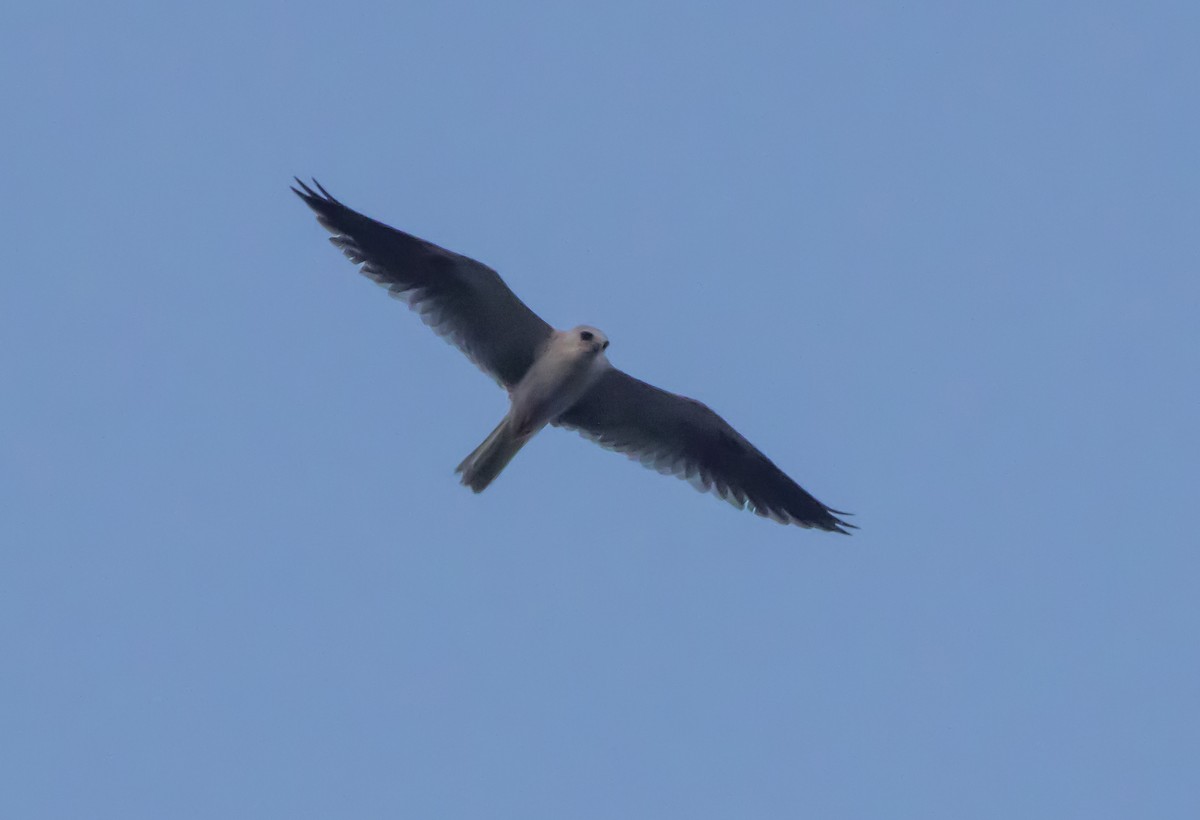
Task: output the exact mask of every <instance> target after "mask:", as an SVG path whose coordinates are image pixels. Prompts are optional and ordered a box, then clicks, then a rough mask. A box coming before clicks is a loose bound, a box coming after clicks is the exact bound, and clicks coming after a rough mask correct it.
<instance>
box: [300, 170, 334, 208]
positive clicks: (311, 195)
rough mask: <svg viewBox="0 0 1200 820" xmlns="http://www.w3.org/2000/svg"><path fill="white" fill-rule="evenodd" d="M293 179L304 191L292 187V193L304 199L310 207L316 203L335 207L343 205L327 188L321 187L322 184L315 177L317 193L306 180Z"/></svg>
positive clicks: (314, 183)
mask: <svg viewBox="0 0 1200 820" xmlns="http://www.w3.org/2000/svg"><path fill="white" fill-rule="evenodd" d="M292 179H294V180H296V185H299V186H300V188H301V189H303V190H297V189H296V185H292V186H290V187H291V189H292V193H294V194H295V195H296V196H298V197H300V198H301V199H303V200H304V201H305V202H306V203H308V204H309V205H312V204H313V202H314V201H317V202H322V201H323V202H332V203H334V204H335V205H341V204H342V203H340V202H338V201H337V198H336V197H334V196H333V195H332V194H331V193H329V191H326V190H325V188H324V187H323V186H322V185H321V183H319V182H317V180H316V178H315V177H314V178H313V181H312V183H313V185H315V186H317V190H316V191H314V190H313V189H312V188H310V187H308V184H307V183H306V182H305V181H304V180H302V179H300V177H292ZM317 191H320V193H317Z"/></svg>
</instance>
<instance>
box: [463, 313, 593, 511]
mask: <svg viewBox="0 0 1200 820" xmlns="http://www.w3.org/2000/svg"><path fill="white" fill-rule="evenodd" d="M606 347H608V340H607V339H605V338H604V334H602V333H601V332H600V331H598V330H596V329H595V328H592V327H577V328H575V329H574V330H570V331H567V332H563V331H558V330H556V331H554V333H553V334H551V336H550V338H549V339H547V340H546V344H545V347H544V349H543V350H541V351H539V355H538V357H537V358H536V359H534V362H533V364H532V365H530V367H529V370H527V371H526V372H525V375H524V376H523V377H522V378H521V381H519V382H517V386H516V387H514V388H513V389H512V391H511V392H510V393H509V399H510V401H511V406H510V407H509V410H508V413H507V414H506V415H505V416H504V418H503V419H501V421H500V424H498V425H497V426H496V429H495V430H493V431H492V433H491V435H489V436H488V437H487V438H486V439H484V441H483V443H482V444H480V445H479V446H478V447H476V448H475V449H474V450H473V451H472V452H471V454H470V455H469V456H467V457H466V458H465V459H463V462H462V463H461V464H459V465H458V469H457V471H456V472H459V473H461V474H462V482H463V484H466V485H467V486H468V487H470V488H471V489H472V490H474V491H475V492H477V493H479V492H483V490H484V489H486V488H487V486H488V485H489V484H491V483H492V480H493V479H495V477H496V476H497V475H499V474H500V471H501V470H503V469H504V467H505V465H507V464H508V462H509V461H511V460H512V457H513V456H515V455H516V454H517V451H519V450H520V449H521V448H522V447H524V446H525V444H526V443H527V442H528V441H529V440H530V439H531V438H533V437H534V436H535V435H537V433H538V432H539V431H540V430H541V429H542V428H543V427H545V426H546V425H547V424H550V423H552V422H554V421H556V420H557V419H558V417H559V416H561V415H562V414H563V413H565V412H566V411H567V410H569V409H570V408H571V406H572V405H574V404H575V403H576V402H577V401H579V399H580V397H581V396H583V394H584V393H586V392H587V390H588V388H590V387H591V386H592V384H594V383H595V381H596V379H598V378H599V377H600V376H601V375H602V374H603V373H604V371H605V369H607V368H611V367H612V365H611V364H609V363H608V358H607V357H606V356H605V355H604V348H606Z"/></svg>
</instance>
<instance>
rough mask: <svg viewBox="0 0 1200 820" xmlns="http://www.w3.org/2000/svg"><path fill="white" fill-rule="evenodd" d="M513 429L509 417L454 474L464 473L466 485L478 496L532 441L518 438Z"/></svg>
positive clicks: (506, 417)
mask: <svg viewBox="0 0 1200 820" xmlns="http://www.w3.org/2000/svg"><path fill="white" fill-rule="evenodd" d="M511 427H512V425H511V423H510V416H505V417H504V418H503V419H501V420H500V423H499V424H497V425H496V429H495V430H493V431H492V432H491V434H490V435H489V436H488V437H487V438H485V439H484V440H483V443H482V444H480V445H479V446H478V447H476V448H475V449H474V450H472V451H471V455H469V456H467V457H466V458H464V459H463V461H462V464H459V465H458V468H457V469H456V470H455V471H454V472H456V473H462V483H463V484H465V485H466V486H468V487H470V488H471V489H472V490H474V491H475V492H477V493H481V492H483V491H484V490H485V489H486V488H487V486H488V485H489V484H491V483H492V482H493V481H494V480H495V479H496V476H498V475H500V471H501V470H503V469H504V468H505V467H506V466H507V465H508V462H510V461H512V458H513V456H515V455H516V454H517V452H518V451H519V450H520V449H521V448H522V447H524V446H525V443H526V442H527V441H529V439H530V438H532V436H529V435H524V436H519V435H517V434H516V433H514V432H513V430H512V429H511Z"/></svg>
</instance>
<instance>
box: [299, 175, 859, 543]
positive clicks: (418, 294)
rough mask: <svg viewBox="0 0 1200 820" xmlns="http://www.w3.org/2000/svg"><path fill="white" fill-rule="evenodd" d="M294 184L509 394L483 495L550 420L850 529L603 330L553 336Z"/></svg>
mask: <svg viewBox="0 0 1200 820" xmlns="http://www.w3.org/2000/svg"><path fill="white" fill-rule="evenodd" d="M296 182H297V184H299V186H300V188H299V189H296V188H292V190H293V191H295V193H296V195H297V196H299V197H300V198H301V199H302V200H304V202H305V204H306V205H308V207H310V208H312V209H313V211H315V212H316V214H317V221H318V222H320V223H321V224H322V225H324V226H325V227H326V228H327V229H328V230H329V231H330V232H331V233H332V234H333V236H332V237H331V238H330V241H331V242H333V244H334V245H336V246H337V247H339V248H341V250H342V252H343V253H345V254H346V256H347V257H349V259H350V261H351V262H353V263H354V264H356V265H362V272H363V273H364V274H366V275H367V276H368V277H370V278H371V279H373V280H375V281H376V282H377V283H379V284H380V285H383V286H384V287H386V288H387V289H388V291H389V292H390V293H391V294H392V295H393V296H396V297H398V298H400V299H403V300H404V301H405V302H407V303H408V305H409V306H410V307H411V308H413V309H414V310H416V311H417V312H418V313H420V314H421V318H422V319H423V320H424V321H425V323H426V324H427V325H429V326H430V327H432V328H433V329H434V331H436V332H437V333H438V334H439V335H441V336H443V337H445V338H446V339H447V340H449V341H450V342H452V343H453V344H454V345H456V346H457V347H458V348H459V349H460V350H462V352H463V353H466V354H467V356H469V357H470V358H471V360H472V361H473V362H475V364H476V365H478V366H479V367H480V369H482V370H483V371H484V372H485V373H487V374H488V375H490V376H491V377H492V378H494V379H495V380H496V381H497V382H499V383H500V384H501V385H502V386H503V387H504V388H505V389H507V390H508V394H509V399H510V402H511V405H510V408H509V411H508V413H507V414H506V415H505V416H504V418H503V419H502V420H501V421H500V424H499V425H497V426H496V429H495V430H493V431H492V433H491V435H489V436H488V437H487V438H486V439H484V441H483V443H482V444H480V445H479V446H478V447H476V448H475V450H474V451H473V452H472V453H471V454H470V455H469V456H467V457H466V459H464V460H463V462H462V464H460V465H458V470H457V472H459V473H461V474H462V483H463V484H465V485H467V486H468V487H470V488H471V489H472V490H474V491H475V492H477V493H478V492H481V491H483V489H484V488H486V487H487V486H488V485H489V484H491V483H492V481H493V480H494V479H495V478H496V476H497V475H499V474H500V471H501V470H503V469H504V467H505V465H507V464H508V462H509V461H510V460H512V457H513V456H515V455H516V454H517V451H518V450H520V449H521V448H522V447H523V446H525V444H526V443H527V442H528V441H529V440H530V439H531V438H533V436H534V435H535V434H537V432H538V431H539V430H541V429H542V428H543V427H545V426H546V425H547V424H553V425H555V426H557V427H567V428H570V429H574V430H578V431H579V432H580V433H581V434H582V435H584V436H585V437H587V438H590V439H591V440H593V441H595V442H597V443H598V444H600V445H602V446H604V447H607V448H609V449H611V450H616V451H618V452H621V453H625V454H626V455H628V456H629V457H630V458H632V459H635V460H637V461H640V462H641V463H642V464H644V465H645V466H647V467H650V468H652V469H655V470H658V471H659V472H660V473H664V474H666V473H670V474H674V475H676V476H679V477H680V478H684V479H687V480H688V481H690V482H691V483H692V484H693V485H694V486H695V487H696V488H697V489H699V490H702V491H711V492H713V493H714V494H716V495H717V496H719V497H721V498H723V499H725V500H726V501H728V502H729V503H730V504H733V505H734V506H735V507H738V508H739V509H750V510H753V511H754V512H755V513H757V514H758V515H761V516H763V517H765V518H771V519H774V520H775V521H778V522H780V523H782V524H796V525H798V526H801V527H816V528H818V529H822V530H829V531H831V532H840V533H843V534H848V533H847V531H846V528H847V527H853V526H854V525H853V524H849V523H847V522H845V521H843V520H842V519H840V518H838V517H837V516H838V515H846V513H843V512H840V511H838V510H834V509H832V508H830V507H826V506H825V505H824V504H822V503H821V502H820V501H818V500H817V499H815V498H813V497H812V496H811V495H809V494H808V493H807V492H805V490H804V489H803V488H802V487H801V486H800V485H799V484H797V483H796V482H795V481H792V479H790V478H789V477H788V476H787V474H785V473H784V472H783V470H780V469H779V468H778V467H776V466H775V465H774V464H773V463H772V462H771V460H770V459H769V458H767V457H766V456H764V455H763V454H762V453H760V452H759V451H758V450H757V449H756V448H755V447H754V445H752V444H751V443H750V442H748V441H746V439H745V438H743V437H742V435H741V434H740V433H738V431H737V430H734V429H733V427H731V426H730V425H729V424H728V423H727V422H726V421H725V420H724V419H723V418H721V417H720V416H718V415H717V414H716V413H714V412H713V411H712V410H710V409H708V407H706V406H705V405H703V404H701V403H700V402H698V401H696V400H695V399H689V398H686V397H684V396H677V395H675V394H674V393H668V392H667V391H665V390H660V389H659V388H657V387H654V386H653V385H650V384H647V383H646V382H643V381H640V380H639V379H635V378H634V377H633V376H630V375H628V374H626V373H623V372H622V371H620V370H618V369H617V368H615V367H613V366H612V365H611V364H609V362H608V358H607V357H606V356H605V353H604V351H605V350H606V349H607V348H608V338H607V337H606V336H605V335H604V334H603V333H601V332H600V331H599V330H597V329H596V328H594V327H588V326H587V325H581V326H579V327H577V328H574V329H573V330H555V329H554V328H553V327H551V326H550V325H548V324H546V322H544V321H542V319H541V318H540V317H539V316H538V315H537V314H536V313H534V312H533V311H532V310H530V309H529V308H528V307H526V306H525V303H524V302H522V301H521V300H520V299H518V298H517V297H516V294H514V293H513V292H512V291H511V290H509V289H508V286H507V285H505V284H504V280H502V279H501V278H500V275H499V274H497V273H496V272H495V271H494V270H492V269H491V268H489V267H488V266H486V265H483V264H481V263H479V262H476V261H475V260H474V259H468V258H467V257H465V256H460V255H459V254H457V253H454V252H452V251H448V250H445V249H444V248H439V247H438V246H437V245H434V244H432V243H429V242H426V241H424V240H422V239H418V238H417V237H415V236H411V235H409V234H406V233H404V232H403V231H398V230H396V229H395V228H391V227H389V226H387V225H384V224H383V223H382V222H376V221H375V220H374V219H371V218H369V217H366V216H363V215H362V214H360V213H358V212H357V211H353V210H351V209H350V208H347V207H346V206H345V205H343V204H342V203H340V202H338V201H337V200H336V199H334V198H333V197H332V196H330V195H329V192H328V191H326V190H325V189H324V188H322V187H321V185H320V183H318V182H317V181H316V180H313V184H314V185H315V186H316V188H317V190H316V191H314V190H313V189H312V188H310V187H308V186H307V185H305V184H304V183H303V182H301V181H300V180H299V179H297V180H296Z"/></svg>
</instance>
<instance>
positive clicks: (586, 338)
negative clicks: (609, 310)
mask: <svg viewBox="0 0 1200 820" xmlns="http://www.w3.org/2000/svg"><path fill="white" fill-rule="evenodd" d="M579 338H580V339H583V340H584V341H585V342H590V341H591V340H592V331H590V330H585V331H583V332H581V333H580V334H579Z"/></svg>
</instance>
